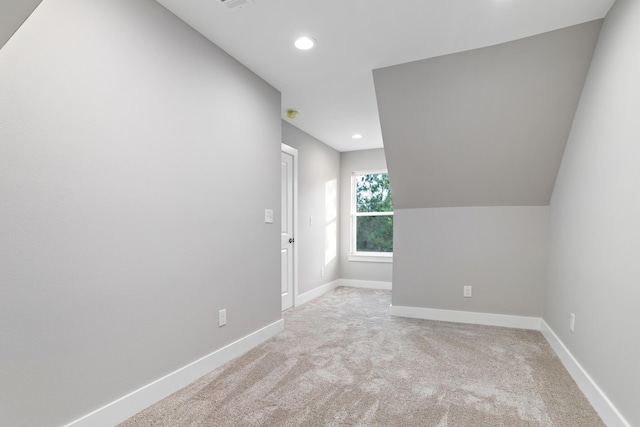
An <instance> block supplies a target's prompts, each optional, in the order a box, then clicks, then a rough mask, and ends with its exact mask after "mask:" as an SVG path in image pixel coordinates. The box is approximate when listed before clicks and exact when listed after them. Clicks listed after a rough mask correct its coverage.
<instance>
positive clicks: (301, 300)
mask: <svg viewBox="0 0 640 427" xmlns="http://www.w3.org/2000/svg"><path fill="white" fill-rule="evenodd" d="M338 282H339V281H338V280H334V281H333V282H329V283H327V284H324V285H322V286H318V287H317V288H315V289H312V290H310V291H308V292H305V293H303V294H301V295H298V296H297V297H296V306H298V305H302V304H306V303H308V302H309V301H311V300H312V299H316V298H318V297H319V296H322V295H324V294H326V293H327V292H331V291H332V290H334V289H335V288H337V287H338V286H340V285H339V284H338Z"/></svg>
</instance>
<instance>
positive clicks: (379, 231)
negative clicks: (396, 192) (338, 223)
mask: <svg viewBox="0 0 640 427" xmlns="http://www.w3.org/2000/svg"><path fill="white" fill-rule="evenodd" d="M351 184H352V197H351V254H350V256H349V260H350V261H378V262H390V261H391V260H392V256H393V201H392V199H391V190H390V188H389V175H388V174H387V173H386V172H356V173H354V174H353V176H352V178H351Z"/></svg>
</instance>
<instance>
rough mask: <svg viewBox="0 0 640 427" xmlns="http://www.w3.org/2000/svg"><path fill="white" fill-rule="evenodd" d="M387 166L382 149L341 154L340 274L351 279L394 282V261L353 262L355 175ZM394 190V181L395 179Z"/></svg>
mask: <svg viewBox="0 0 640 427" xmlns="http://www.w3.org/2000/svg"><path fill="white" fill-rule="evenodd" d="M380 169H387V162H386V159H385V156H384V150H383V149H382V148H380V149H375V150H360V151H347V152H343V153H341V155H340V277H341V278H343V279H351V280H370V281H378V282H391V274H392V270H393V268H392V264H391V263H375V262H359V261H349V260H348V256H349V251H350V247H349V245H350V243H349V242H350V240H349V239H350V221H351V212H350V210H351V201H350V200H351V199H350V197H351V174H352V173H353V172H358V171H369V170H380ZM391 191H392V192H393V191H394V190H393V182H391Z"/></svg>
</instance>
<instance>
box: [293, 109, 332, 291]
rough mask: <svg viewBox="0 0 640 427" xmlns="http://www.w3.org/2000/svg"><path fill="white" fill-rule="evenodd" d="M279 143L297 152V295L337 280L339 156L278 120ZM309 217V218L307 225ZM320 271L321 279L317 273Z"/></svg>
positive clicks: (309, 136) (329, 148)
mask: <svg viewBox="0 0 640 427" xmlns="http://www.w3.org/2000/svg"><path fill="white" fill-rule="evenodd" d="M282 141H283V142H284V143H285V144H287V145H289V146H291V147H293V148H296V149H297V150H298V162H299V166H298V196H299V199H298V221H299V223H298V235H297V236H296V244H297V245H298V270H299V274H298V294H303V293H305V292H308V291H311V290H313V289H316V288H318V287H319V286H322V285H324V284H327V283H329V282H332V281H334V280H337V279H339V278H340V262H339V260H338V250H339V247H338V212H339V210H338V208H339V207H338V204H339V198H338V191H339V181H340V153H339V152H338V151H336V150H334V149H333V148H331V147H329V146H328V145H325V144H323V143H322V142H321V141H319V140H317V139H316V138H314V137H312V136H311V135H309V134H307V133H305V132H303V131H301V130H300V129H298V128H296V127H295V126H293V125H291V124H289V123H287V122H285V121H284V120H283V121H282ZM310 217H313V223H311V222H310V221H309V220H310ZM321 269H324V277H322V276H321V274H320V270H321Z"/></svg>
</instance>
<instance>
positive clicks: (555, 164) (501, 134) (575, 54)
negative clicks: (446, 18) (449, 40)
mask: <svg viewBox="0 0 640 427" xmlns="http://www.w3.org/2000/svg"><path fill="white" fill-rule="evenodd" d="M601 23H602V21H601V20H597V21H592V22H587V23H584V24H580V25H576V26H573V27H568V28H564V29H561V30H556V31H552V32H548V33H544V34H541V35H537V36H533V37H528V38H525V39H521V40H517V41H513V42H509V43H504V44H500V45H496V46H491V47H486V48H482V49H476V50H472V51H467V52H462V53H456V54H451V55H446V56H440V57H435V58H430V59H425V60H422V61H416V62H411V63H407V64H402V65H396V66H392V67H387V68H381V69H377V70H374V72H373V77H374V82H375V91H376V97H377V103H378V111H379V116H380V122H381V126H382V136H383V139H384V146H385V155H386V158H387V166H388V169H389V176H390V179H391V189H392V191H393V199H394V206H395V208H396V209H407V208H429V207H453V206H515V205H523V206H524V205H548V204H549V200H550V198H551V193H552V191H553V186H554V183H555V179H556V175H557V173H558V168H559V166H560V162H561V160H562V154H563V151H564V147H565V144H566V141H567V137H568V135H569V131H570V129H571V124H572V121H573V117H574V114H575V111H576V107H577V104H578V100H579V97H580V94H581V92H582V88H583V86H584V82H585V79H586V75H587V72H588V69H589V64H590V61H591V57H592V55H593V51H594V49H595V45H596V42H597V38H598V34H599V31H600V26H601Z"/></svg>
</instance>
